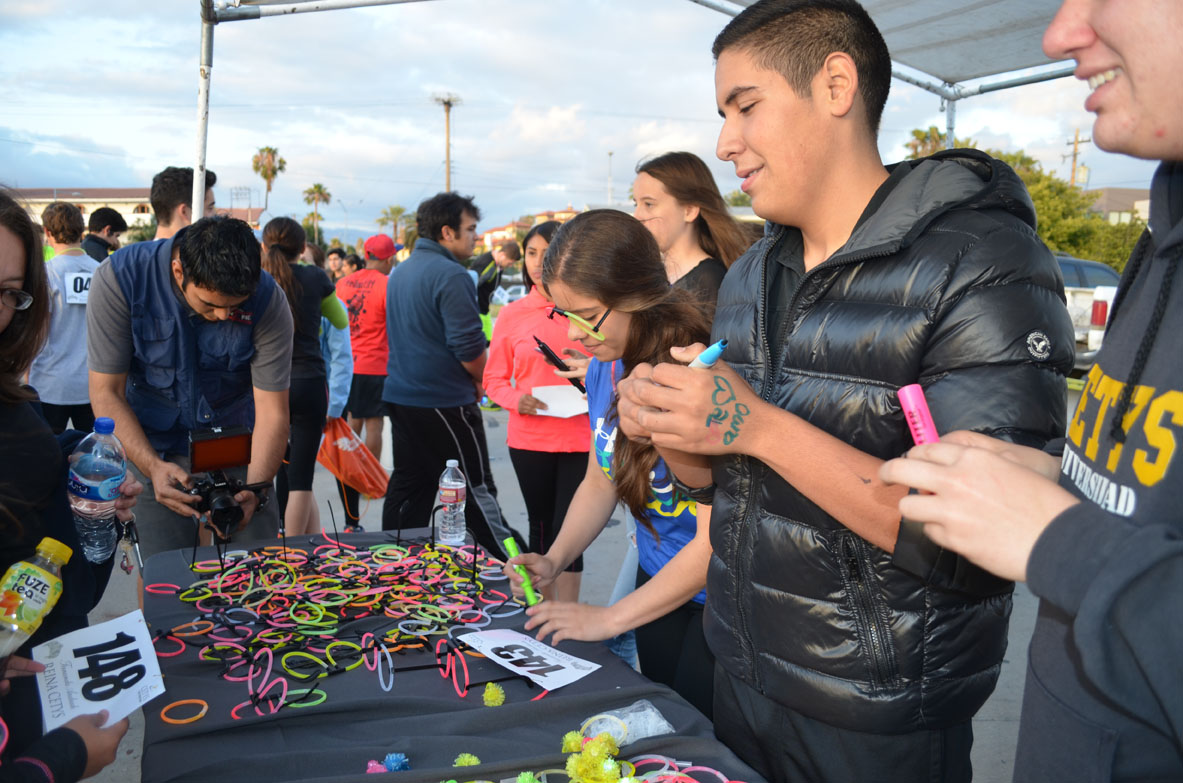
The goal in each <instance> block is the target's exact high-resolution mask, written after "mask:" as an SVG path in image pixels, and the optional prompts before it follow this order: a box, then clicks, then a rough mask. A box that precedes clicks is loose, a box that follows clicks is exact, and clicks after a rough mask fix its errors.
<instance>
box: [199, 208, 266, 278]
mask: <svg viewBox="0 0 1183 783" xmlns="http://www.w3.org/2000/svg"><path fill="white" fill-rule="evenodd" d="M180 256H181V273H182V275H183V281H182V283H183V285H182V287H183V286H184V285H185V284H188V283H193V285H196V286H198V287H200V288H206V289H208V290H210V291H217V292H218V293H220V294H223V295H225V296H250V295H251V294H253V293H254V292H255V288H256V287H257V286H258V285H259V270H260V267H261V265H262V253H261V251H260V248H259V240H257V239H255V232H253V231H251V227H250V226H248V225H247V224H246V223H244V222H242V221H241V220H238V219H236V218H232V217H227V216H224V215H217V216H215V217H207V218H202V219H201V220H199V221H197V222H196V223H194V224H193V225H192V226H190V227H189V228H188V229H186V230H185V232H184V233H183V234H181V241H180Z"/></svg>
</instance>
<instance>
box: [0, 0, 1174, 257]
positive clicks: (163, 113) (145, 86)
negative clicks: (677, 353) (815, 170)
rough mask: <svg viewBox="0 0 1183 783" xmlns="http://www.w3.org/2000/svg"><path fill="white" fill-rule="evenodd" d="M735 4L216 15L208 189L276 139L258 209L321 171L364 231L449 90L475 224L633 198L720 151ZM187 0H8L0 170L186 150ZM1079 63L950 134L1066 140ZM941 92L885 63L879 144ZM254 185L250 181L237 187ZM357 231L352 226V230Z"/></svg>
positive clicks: (989, 105)
mask: <svg viewBox="0 0 1183 783" xmlns="http://www.w3.org/2000/svg"><path fill="white" fill-rule="evenodd" d="M727 19H728V17H727V16H725V15H723V14H721V13H719V12H718V11H714V10H711V9H709V8H705V7H703V6H700V5H697V4H695V3H691V2H688V0H434V1H433V2H411V3H408V4H405V5H395V6H383V7H376V8H369V9H351V10H340V11H331V12H326V13H314V14H300V15H295V16H286V17H279V18H271V19H263V20H255V21H243V22H233V23H224V24H221V25H219V26H218V27H217V28H215V39H214V69H213V87H212V100H211V122H210V130H209V147H208V156H209V163H208V165H209V167H210V168H212V169H213V170H215V171H216V172H217V174H218V186H217V188H216V189H215V193H216V196H217V199H218V203H219V204H220V205H223V206H226V205H229V204H230V202H231V201H232V199H233V200H234V201H235V205H236V206H246V203H247V199H248V198H249V199H250V201H251V204H252V205H254V206H261V205H262V202H263V189H264V185H263V181H262V180H261V179H259V177H258V176H257V175H255V174H253V173H252V171H251V167H250V162H251V157H252V155H253V154H254V153H255V152H256V150H257V149H258V148H259V147H262V146H265V145H269V146H273V147H277V148H278V149H279V151H280V154H281V155H282V157H284V158H285V159H286V160H287V171H286V172H285V173H284V174H282V175H280V177H279V178H278V179H277V180H276V182H275V187H274V190H273V191H272V193H271V201H270V213H271V214H272V215H283V214H290V215H293V216H296V217H302V216H303V215H304V214H306V213H307V212H308V211H309V209H310V208H309V207H308V206H307V205H306V204H304V203H303V200H302V198H301V195H300V194H301V192H302V191H303V190H304V189H305V188H307V187H308V186H309V185H311V184H313V183H315V182H320V183H323V184H324V185H325V186H326V187H327V189H328V190H329V192H330V193H331V194H332V196H333V199H332V203H331V204H330V205H329V206H327V207H322V211H323V215H324V223H325V225H326V227H327V228H326V231H327V233H328V234H329V236H332V232H333V230H334V229H336V230H338V231H343V230H344V229H347V228H348V229H352V230H353V231H358V230H360V231H364V232H367V233H368V232H373V231H376V230H377V227H376V225H375V224H374V222H373V221H374V218H375V217H376V216H377V214H378V213H379V212H380V211H381V209H382V208H383V207H385V206H389V205H394V204H397V205H402V206H404V207H406V208H407V209H408V210H409V211H413V210H414V208H415V206H416V205H417V204H418V203H419V202H420V201H421V200H422V199H423V198H425V197H427V196H430V195H432V194H433V193H435V192H437V191H439V190H442V189H443V187H444V112H443V109H442V107H441V106H439V105H437V104H436V103H435V102H434V101H433V96H436V95H440V94H444V93H452V94H455V95H458V96H459V97H460V100H461V103H460V105H458V106H457V107H455V108H454V109H453V111H452V164H453V175H452V185H453V187H454V188H455V189H457V190H460V191H461V192H463V193H466V194H472V195H474V196H475V197H476V199H477V203H478V204H479V205H480V207H481V209H482V211H483V212H484V220H483V221H482V225H481V228H482V229H484V228H489V227H492V226H494V225H500V224H503V223H506V222H509V221H510V220H513V219H515V218H517V217H518V216H520V215H523V214H526V213H530V212H536V211H541V210H546V209H560V208H563V207H566V206H567V205H568V204H571V205H573V206H575V207H577V208H578V207H582V206H584V205H587V204H604V203H605V202H607V200H608V198H609V189H610V188H611V193H612V195H613V197H614V198H615V199H616V200H617V201H620V200H623V199H625V198H627V194H628V186H629V184H630V183H631V181H632V177H633V167H634V166H635V165H636V162H637V161H638V160H639V159H641V158H643V157H645V156H647V155H651V154H654V153H660V152H664V151H668V150H673V149H685V150H690V151H692V152H695V153H697V154H698V155H699V156H701V157H702V158H703V159H704V160H706V161H707V162H708V163H709V164H711V167H712V170H713V171H714V172H715V175H716V178H717V180H718V183H719V186H720V189H721V190H722V191H723V192H725V193H726V192H728V191H731V190H734V189H735V188H737V187H738V184H739V180H738V179H736V178H735V176H734V173H733V171H732V170H731V167H730V166H728V165H726V164H724V163H721V162H719V161H718V160H716V159H715V157H714V148H715V138H716V135H717V133H718V129H719V124H720V120H719V118H718V116H717V115H716V112H715V102H714V90H713V67H712V61H711V56H710V46H711V42H712V40H713V39H714V36H715V35H716V34H717V33H718V32H719V30H720V29H721V28H722V26H723V25H724V24H725V23H726V22H727ZM199 35H200V25H199V20H198V3H197V0H152V2H143V0H104V2H102V3H97V2H91V0H0V51H3V52H4V55H3V57H0V181H2V182H4V183H6V184H9V185H13V186H17V187H58V188H71V187H103V186H106V187H135V186H147V184H148V183H149V182H150V180H151V177H152V174H153V173H155V172H156V171H158V170H159V169H161V168H163V167H164V166H167V165H192V161H193V157H194V147H195V141H194V139H195V127H196V120H195V114H196V109H195V107H196V88H197V54H198V44H199ZM1085 95H1086V88H1085V87H1084V86H1083V85H1082V84H1081V83H1079V82H1077V81H1075V80H1073V79H1061V80H1058V81H1055V82H1050V83H1045V84H1040V85H1033V86H1028V87H1023V88H1020V89H1017V90H1008V91H1003V92H998V93H993V94H990V95H986V96H981V97H976V98H970V99H967V100H965V101H962V102H961V103H960V104H959V107H958V114H957V119H958V128H957V135H958V136H959V137H965V136H968V137H971V138H973V139H975V140H977V141H978V142H979V144H980V146H988V147H993V148H999V149H1006V150H1013V149H1020V148H1021V149H1025V150H1026V151H1027V152H1028V153H1030V154H1032V155H1034V156H1035V157H1036V158H1038V159H1039V160H1040V161H1042V163H1043V165H1044V166H1045V168H1048V169H1055V170H1057V171H1059V172H1061V173H1064V174H1066V172H1067V171H1068V168H1069V165H1070V164H1068V163H1065V162H1064V161H1063V160H1062V158H1061V156H1062V155H1063V154H1064V153H1067V152H1069V151H1070V148H1069V146H1068V145H1067V142H1068V140H1069V139H1071V137H1072V134H1073V131H1074V130H1075V129H1076V128H1080V130H1081V135H1082V137H1087V136H1088V135H1089V129H1090V127H1091V124H1092V123H1091V118H1090V116H1089V115H1088V114H1087V113H1086V112H1084V111H1083V109H1082V108H1081V106H1082V104H1083V102H1084V98H1085ZM944 123H945V119H944V115H943V114H942V113H941V112H940V104H939V100H938V99H937V98H936V97H935V96H932V95H930V94H928V93H925V92H923V91H921V90H919V89H917V88H914V87H910V86H908V85H905V84H903V83H901V82H898V81H897V82H894V83H893V86H892V95H891V99H890V101H889V102H888V106H887V110H886V112H885V114H884V119H883V128H882V132H881V137H880V149H881V152H882V154H883V157H884V160H895V159H898V158H900V157H902V156H903V154H904V149H903V146H902V145H903V142H904V141H905V140H906V139H907V138H908V136H909V131H910V130H911V129H912V128H915V127H927V126H928V125H934V124H935V125H938V126H940V127H942V128H943V127H944ZM1082 149H1083V155H1082V161H1083V163H1085V164H1087V165H1088V166H1089V167H1090V169H1091V179H1090V183H1089V184H1090V186H1091V187H1102V186H1120V187H1145V186H1146V185H1147V184H1148V182H1149V179H1150V175H1151V173H1152V166H1151V165H1150V164H1148V163H1142V162H1134V161H1131V160H1129V159H1128V158H1123V157H1119V156H1113V155H1108V154H1105V153H1103V152H1101V151H1100V150H1097V149H1095V148H1094V147H1092V146H1091V145H1086V146H1084V147H1083V148H1082ZM233 189H249V191H250V193H249V195H248V194H247V193H246V191H245V190H233ZM351 233H352V232H351Z"/></svg>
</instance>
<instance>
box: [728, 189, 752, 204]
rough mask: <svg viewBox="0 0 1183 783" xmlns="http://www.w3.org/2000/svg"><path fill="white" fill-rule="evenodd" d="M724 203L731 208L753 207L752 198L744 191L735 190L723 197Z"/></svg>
mask: <svg viewBox="0 0 1183 783" xmlns="http://www.w3.org/2000/svg"><path fill="white" fill-rule="evenodd" d="M723 201H725V202H726V203H727V206H729V207H750V206H752V197H751V196H749V195H748V194H747V193H744V192H743V191H742V190H733V191H731V192H730V193H728V194H727V195H726V196H724V197H723Z"/></svg>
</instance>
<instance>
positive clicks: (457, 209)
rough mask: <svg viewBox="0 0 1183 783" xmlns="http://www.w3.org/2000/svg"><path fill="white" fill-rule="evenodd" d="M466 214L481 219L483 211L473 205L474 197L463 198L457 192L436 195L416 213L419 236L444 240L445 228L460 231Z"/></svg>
mask: <svg viewBox="0 0 1183 783" xmlns="http://www.w3.org/2000/svg"><path fill="white" fill-rule="evenodd" d="M465 212H467V213H469V214H470V215H472V216H473V217H474V218H476V219H477V220H480V219H481V211H480V210H479V209H477V205H476V204H475V203H473V200H472V196H461V195H460V194H459V193H457V192H456V191H448V192H447V193H436V194H435V195H434V196H432V197H431V198H429V199H427V200H426V201H424V202H423V203H422V204H420V205H419V209H418V210H416V212H415V221H416V225H417V226H418V230H419V236H421V237H427V238H428V239H434V240H435V241H437V242H438V241H439V240H440V239H443V236H444V226H447V227H448V228H450V229H452V230H453V231H459V230H460V217H461V216H462V215H463V214H464V213H465Z"/></svg>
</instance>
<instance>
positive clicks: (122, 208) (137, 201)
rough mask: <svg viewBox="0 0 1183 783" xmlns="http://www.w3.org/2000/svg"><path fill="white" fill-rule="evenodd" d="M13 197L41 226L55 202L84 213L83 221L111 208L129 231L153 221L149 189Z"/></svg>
mask: <svg viewBox="0 0 1183 783" xmlns="http://www.w3.org/2000/svg"><path fill="white" fill-rule="evenodd" d="M13 193H14V194H15V195H16V197H17V199H18V200H19V201H22V202H24V205H25V209H26V211H28V213H29V217H31V218H32V219H33V222H35V223H37V224H40V223H41V213H42V212H44V211H45V208H46V207H48V206H49V205H50V204H52V203H53V202H55V201H68V202H70V203H71V204H74V205H76V206H77V207H78V209H80V210H82V219H83V220H84V221H85V220H90V215H91V213H92V212H94V211H95V210H96V209H99V208H100V207H110V208H111V209H113V210H115V211H116V212H118V213H119V214H120V215H122V216H123V219H124V220H126V221H127V225H128V227H129V228H130V227H132V226H134V225H136V224H137V223H143V224H147V223H150V222H151V221H152V205H151V204H149V203H148V193H149V190H148V188H15V189H14V190H13Z"/></svg>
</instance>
